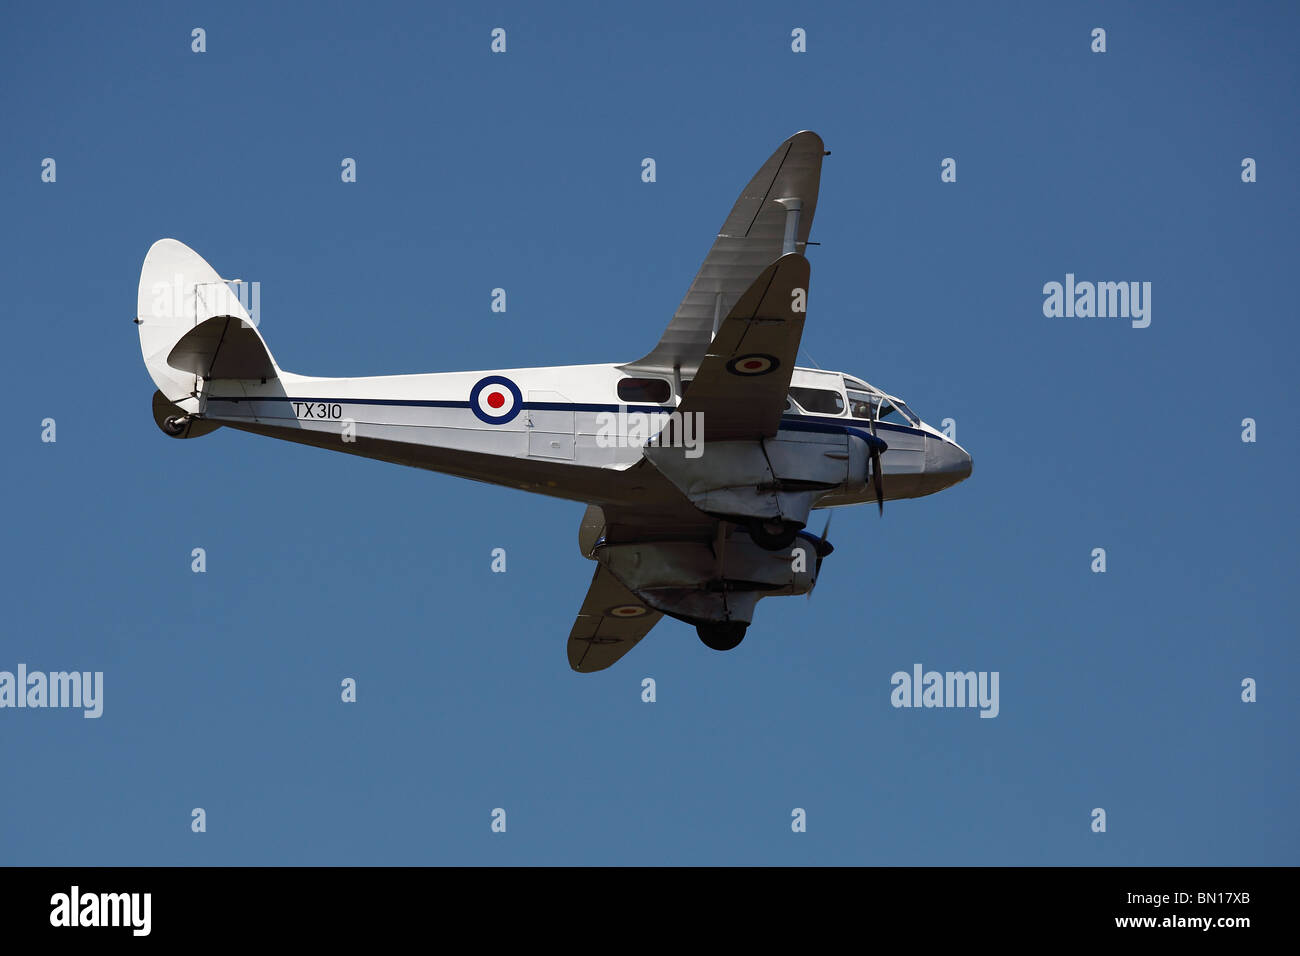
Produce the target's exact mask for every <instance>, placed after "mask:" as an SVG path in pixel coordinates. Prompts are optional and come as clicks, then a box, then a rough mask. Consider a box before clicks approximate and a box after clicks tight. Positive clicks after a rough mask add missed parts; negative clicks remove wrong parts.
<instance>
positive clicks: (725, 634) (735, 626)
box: [695, 621, 749, 651]
mask: <svg viewBox="0 0 1300 956" xmlns="http://www.w3.org/2000/svg"><path fill="white" fill-rule="evenodd" d="M747 630H749V625H748V624H745V623H744V622H743V621H714V622H711V623H709V624H697V625H695V633H696V634H698V635H700V640H701V641H703V642H704V646H705V647H708V648H711V649H713V650H715V651H729V650H731V649H732V648H733V647H735V646H736V645H737V644H739V643H740V642H741V641H743V640H744V639H745V632H746V631H747Z"/></svg>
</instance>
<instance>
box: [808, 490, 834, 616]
mask: <svg viewBox="0 0 1300 956" xmlns="http://www.w3.org/2000/svg"><path fill="white" fill-rule="evenodd" d="M833 517H835V512H834V511H828V512H827V513H826V526H825V527H824V528H822V536H821V540H820V541H818V542H817V544H816V545H815V546H814V547H815V548H816V549H817V563H816V564H815V565H813V579H812V584H810V585H808V600H810V601H811V600H812V593H813V591H814V590H815V589H816V587H817V580H818V579H819V578H820V577H821V576H822V558H824V557H826V555H828V554H830V553H831V552H832V551H834V550H835V546H834V545H833V544H831V543H830V542H829V541H827V540H826V535H828V534H829V533H830V530H831V518H833Z"/></svg>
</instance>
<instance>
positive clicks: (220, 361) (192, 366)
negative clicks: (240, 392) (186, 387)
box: [167, 315, 279, 379]
mask: <svg viewBox="0 0 1300 956" xmlns="http://www.w3.org/2000/svg"><path fill="white" fill-rule="evenodd" d="M167 364H168V365H170V366H171V367H172V368H175V369H180V370H181V371H184V372H191V373H193V374H195V375H201V376H203V378H205V379H214V378H261V379H268V378H275V377H276V376H277V375H278V374H279V371H278V370H277V369H276V367H275V362H274V361H272V360H271V353H270V352H269V351H268V350H267V348H266V344H265V343H264V342H263V341H262V337H261V336H260V335H258V334H257V330H256V329H255V328H253V326H252V325H251V324H250V323H249V322H246V321H244V320H243V319H240V318H236V317H235V316H233V315H218V316H214V317H213V318H210V319H207V320H205V321H203V322H200V323H199V324H198V325H196V326H195V327H194V328H192V329H190V330H189V331H188V332H186V333H185V334H184V335H182V336H181V337H180V339H179V340H178V341H177V342H176V345H175V346H174V347H173V348H172V350H171V352H170V353H168V355H167Z"/></svg>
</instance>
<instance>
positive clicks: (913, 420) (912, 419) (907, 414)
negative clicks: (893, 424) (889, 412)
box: [892, 398, 921, 427]
mask: <svg viewBox="0 0 1300 956" xmlns="http://www.w3.org/2000/svg"><path fill="white" fill-rule="evenodd" d="M892 401H893V403H894V407H895V408H897V409H898V411H899V414H901V415H902V416H903V417H904V418H906V419H907V422H908V424H909V425H912V426H913V427H916V426H918V425H920V424H921V419H919V418H917V416H916V413H915V412H914V411H912V410H911V409H910V408H908V407H907V406H906V405H905V404H903V402H901V401H900V400H899V399H897V398H895V399H893V400H892Z"/></svg>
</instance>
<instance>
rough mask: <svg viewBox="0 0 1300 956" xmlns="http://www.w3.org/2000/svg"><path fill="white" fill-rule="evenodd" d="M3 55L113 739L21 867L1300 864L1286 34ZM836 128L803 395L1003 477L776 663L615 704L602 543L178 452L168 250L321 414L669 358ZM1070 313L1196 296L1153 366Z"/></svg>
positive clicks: (1247, 31) (567, 516)
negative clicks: (501, 296) (900, 682)
mask: <svg viewBox="0 0 1300 956" xmlns="http://www.w3.org/2000/svg"><path fill="white" fill-rule="evenodd" d="M5 19H6V21H7V23H6V29H5V30H4V31H3V32H2V34H0V54H3V55H2V56H0V106H2V107H3V109H2V112H0V115H3V117H4V127H5V136H4V138H3V147H2V148H0V208H2V209H3V210H4V213H5V222H6V225H7V228H5V229H4V230H3V231H2V232H0V243H2V244H3V247H2V248H0V262H3V266H0V269H3V274H4V277H5V279H6V282H5V287H6V292H7V306H6V308H5V310H4V322H5V329H6V333H7V336H8V347H7V348H6V349H4V350H3V355H2V356H0V372H2V374H3V381H4V382H5V387H6V393H7V406H8V407H9V409H10V413H9V415H8V416H7V431H8V441H7V443H6V448H7V454H6V457H5V467H4V472H3V473H4V479H3V480H4V485H5V492H6V495H5V497H6V499H7V501H8V502H9V509H8V515H7V518H6V526H7V534H6V542H7V547H6V548H5V549H4V556H3V558H0V561H3V570H4V578H5V581H6V585H7V587H6V613H5V615H4V622H5V626H4V628H3V631H0V633H2V634H3V637H0V669H5V670H13V669H15V668H16V666H17V665H18V664H19V663H20V662H21V663H25V664H26V665H27V667H28V668H29V669H32V670H45V671H52V670H64V669H76V670H90V671H103V672H104V675H105V676H104V684H105V700H104V714H103V716H102V717H101V718H100V719H98V720H85V719H83V718H82V717H81V716H80V714H79V713H78V712H75V711H59V710H44V711H41V710H36V711H33V710H22V711H18V710H7V709H6V710H0V765H2V766H4V768H5V772H4V775H3V776H4V783H3V785H0V862H3V863H16V864H182V865H184V864H244V863H251V864H350V863H368V864H389V863H393V864H397V863H400V864H424V863H434V864H438V863H450V864H552V863H558V864H570V863H575V864H586V863H602V864H640V863H647V864H670V863H680V864H726V863H739V864H769V863H771V864H1085V865H1087V864H1146V865H1153V864H1264V863H1268V864H1295V863H1297V862H1300V859H1298V858H1300V854H1298V853H1297V850H1298V843H1300V841H1298V839H1297V836H1298V833H1297V823H1296V816H1295V807H1296V805H1297V803H1298V802H1300V785H1298V783H1300V782H1298V780H1297V772H1296V761H1295V741H1296V736H1297V730H1298V729H1300V726H1298V725H1300V722H1298V721H1297V700H1296V694H1295V687H1296V686H1297V681H1298V680H1300V674H1297V654H1296V651H1295V636H1296V630H1295V620H1296V613H1297V597H1296V589H1295V587H1294V583H1295V578H1296V571H1297V543H1296V535H1295V529H1296V527H1297V521H1296V519H1297V504H1296V497H1295V494H1294V488H1293V485H1294V478H1295V473H1296V469H1297V466H1298V465H1300V456H1298V455H1297V452H1296V444H1295V439H1296V434H1295V404H1294V391H1293V384H1292V380H1293V379H1294V372H1293V369H1294V357H1295V354H1296V346H1297V334H1296V331H1295V329H1296V318H1297V317H1296V302H1295V294H1294V289H1293V284H1294V282H1293V280H1294V275H1295V263H1296V260H1297V257H1298V256H1300V242H1298V241H1297V229H1296V222H1297V221H1298V218H1297V217H1298V214H1300V202H1298V200H1300V195H1298V192H1297V185H1296V177H1295V174H1294V169H1293V167H1294V162H1295V157H1296V155H1297V154H1300V137H1298V136H1297V126H1296V122H1295V118H1296V116H1297V115H1298V114H1297V106H1298V105H1300V104H1298V103H1297V98H1298V93H1297V91H1300V82H1297V80H1298V79H1300V78H1298V77H1297V70H1298V65H1297V64H1298V61H1297V60H1296V58H1295V56H1294V49H1295V44H1296V39H1297V25H1298V24H1297V14H1296V12H1295V9H1294V8H1293V7H1291V6H1290V5H1286V4H1261V3H1252V4H1245V5H1241V6H1238V7H1224V6H1223V5H1220V4H1210V3H1195V4H1172V3H1164V4H1143V5H1141V8H1140V9H1133V8H1132V5H1130V4H1122V3H1087V4H1083V3H1073V4H1050V5H1038V4H981V5H978V6H977V5H970V4H961V3H951V4H947V3H944V4H938V3H936V4H921V5H918V4H905V5H896V6H872V7H870V8H868V7H865V6H863V5H861V4H848V3H846V4H835V5H832V4H826V5H817V4H813V5H809V6H807V7H800V8H798V9H796V8H792V7H791V6H790V5H789V4H777V3H772V2H767V0H759V2H746V3H732V4H710V5H699V4H681V5H674V4H655V5H653V6H651V7H644V6H642V7H637V8H635V10H633V9H631V8H623V7H618V6H611V5H599V4H585V5H582V4H563V3H561V4H547V5H538V4H522V3H521V4H497V5H493V6H487V7H483V8H478V7H477V6H476V5H470V4H464V5H460V6H459V7H458V8H456V9H450V8H447V7H445V6H443V5H437V6H430V5H426V4H397V5H394V4H383V3H371V4H342V3H338V4H313V5H311V6H304V7H302V8H300V9H293V8H290V7H289V6H288V5H262V4H229V3H222V4H133V5H130V6H129V7H127V8H115V9H108V8H103V9H99V8H95V7H89V6H86V7H83V6H80V5H64V4H58V3H54V4H39V5H38V4H26V5H23V6H22V7H13V8H10V9H9V10H7V12H6V14H5ZM498 26H500V27H503V28H505V29H506V30H507V52H506V53H505V54H503V55H493V54H492V53H490V52H489V39H490V38H489V32H490V31H491V29H492V28H494V27H498ZM194 27H203V28H204V29H205V30H206V32H207V52H206V53H203V54H201V55H200V54H195V53H192V52H191V50H190V31H191V30H192V29H193V28H194ZM795 27H802V28H804V29H805V30H806V31H807V35H808V52H806V53H803V54H795V53H792V52H791V50H790V31H791V30H792V29H793V28H795ZM1094 27H1103V28H1105V29H1106V31H1107V51H1106V52H1105V53H1104V54H1096V53H1092V52H1091V51H1090V42H1091V40H1090V33H1091V30H1092V29H1093V28H1094ZM800 129H813V130H816V131H817V132H818V133H820V134H821V135H822V136H823V138H824V139H825V141H826V144H827V148H829V149H830V150H831V151H832V155H831V156H830V157H829V158H828V159H827V160H826V163H825V166H824V170H823V176H822V187H821V196H820V202H819V206H818V210H817V218H816V223H815V225H814V228H813V239H815V240H817V241H819V242H820V243H821V245H820V246H819V247H815V248H814V249H813V250H812V251H811V253H810V259H811V261H812V282H811V291H810V300H809V316H808V320H807V331H806V334H805V337H804V346H805V348H806V351H807V354H809V355H811V356H812V357H813V358H814V359H815V360H816V361H817V362H819V363H820V364H821V365H823V366H825V367H829V368H840V369H843V370H845V371H848V372H850V373H853V374H855V375H858V376H862V377H865V378H866V379H867V380H868V381H871V382H873V383H875V384H877V385H880V386H881V387H883V388H885V389H887V390H889V391H891V392H893V393H895V394H898V395H901V396H903V397H904V398H905V399H907V401H908V402H909V404H910V405H911V406H912V408H914V409H915V410H916V411H917V412H918V413H920V414H921V415H922V417H924V418H925V419H926V420H928V421H930V422H934V423H937V422H939V421H940V420H942V419H944V418H949V417H950V418H953V419H954V420H955V421H956V423H957V424H956V427H957V439H958V441H960V442H961V443H962V444H963V445H964V446H965V447H966V448H967V449H968V450H969V451H970V452H971V454H972V455H973V457H974V461H975V470H974V475H973V477H972V478H971V479H970V480H969V481H967V482H965V483H963V484H961V485H958V486H957V487H955V488H953V489H950V490H948V491H945V492H944V493H942V494H939V495H937V496H933V497H930V498H925V499H920V500H916V501H907V502H899V503H894V504H892V505H891V506H889V507H888V508H887V510H886V514H885V516H884V518H883V520H882V519H880V518H878V517H877V516H876V515H875V513H874V507H873V508H858V509H854V510H850V511H847V512H845V513H843V514H840V515H839V516H837V518H836V520H835V524H834V527H833V535H832V539H833V541H834V543H835V546H836V551H835V554H834V555H833V556H832V557H831V558H828V559H827V563H826V565H825V568H824V571H823V577H822V580H821V582H820V585H819V587H818V588H817V592H816V595H815V600H812V601H807V600H803V599H802V598H785V599H773V600H769V601H764V602H763V603H762V604H761V605H760V607H759V610H758V614H757V617H756V621H755V625H754V626H753V627H752V628H751V630H750V632H749V635H748V637H747V638H746V640H745V642H744V643H743V644H742V645H741V646H740V647H739V648H738V649H737V650H736V651H734V652H731V653H727V654H719V653H715V652H712V651H709V650H708V649H706V648H704V647H703V646H702V645H701V644H700V642H699V641H698V639H697V638H696V636H695V634H694V632H693V629H691V628H690V627H688V626H687V625H684V624H680V623H677V622H674V621H670V620H666V621H665V622H663V623H661V624H660V625H659V626H658V627H657V628H656V630H655V631H654V632H652V634H651V635H650V636H649V637H648V638H646V639H645V640H644V641H643V642H642V643H641V644H640V645H639V646H638V647H636V648H635V649H634V650H633V651H632V652H631V653H630V654H629V655H628V656H627V657H626V658H625V659H624V660H623V661H622V662H621V663H619V664H618V665H616V666H615V667H614V668H612V669H611V670H608V671H605V672H602V673H599V674H596V675H577V674H574V673H572V672H571V671H570V670H569V668H568V665H567V661H566V657H565V638H566V637H567V635H568V632H569V628H570V626H571V624H572V620H573V617H574V614H575V613H576V611H577V609H578V607H579V605H580V603H581V601H582V597H583V594H584V593H585V588H586V586H587V583H588V580H589V578H590V575H591V565H590V564H589V563H588V562H587V561H586V560H584V559H583V558H582V557H581V556H580V555H579V553H578V549H577V544H576V537H577V526H578V522H579V519H580V517H581V514H582V506H581V505H579V504H576V503H569V502H563V501H556V500H550V499H546V498H540V497H534V496H529V495H526V494H524V493H521V492H518V491H512V490H506V489H501V488H494V487H490V486H486V485H479V484H474V483H470V482H464V481H460V480H457V479H453V478H450V477H444V476H439V475H434V474H431V473H426V472H420V471H415V470H411V469H404V468H400V467H397V466H393V465H386V464H382V463H379V462H372V461H366V460H362V459H353V458H350V457H348V456H343V455H337V456H332V455H329V454H327V453H325V452H323V451H320V450H317V449H311V448H306V447H298V446H293V445H289V444H286V443H280V442H274V441H271V440H268V439H264V438H258V437H255V436H251V435H247V434H243V433H238V432H234V431H230V430H222V431H219V432H217V433H216V434H214V435H211V436H208V437H205V438H203V439H201V440H196V441H188V442H176V441H171V440H168V439H166V438H165V437H164V436H163V435H162V434H161V433H159V431H158V430H157V429H156V427H155V426H154V424H153V422H152V420H151V415H150V411H149V401H150V396H151V395H152V392H153V385H152V384H151V382H150V381H149V378H148V375H147V373H146V372H145V369H144V366H143V363H142V361H141V357H140V352H139V346H138V340H137V336H136V331H135V327H134V326H133V325H132V323H131V319H132V317H133V315H134V308H135V297H136V284H137V282H138V277H139V268H140V263H141V260H142V259H143V257H144V254H145V251H146V250H147V249H148V247H149V245H150V244H151V243H152V242H153V241H154V240H156V239H158V238H160V237H163V236H173V237H175V238H178V239H180V240H182V241H183V242H185V243H187V244H189V245H191V246H193V247H194V248H195V249H197V250H198V251H199V252H200V253H201V254H202V255H204V256H205V257H206V258H207V259H208V260H209V261H210V262H211V263H212V264H213V265H214V267H215V268H216V269H218V270H219V271H220V272H221V273H222V274H223V275H227V276H236V275H237V276H241V277H244V278H246V279H256V280H258V281H260V282H261V284H262V300H261V306H262V316H261V330H262V332H263V334H264V335H265V337H266V339H267V341H268V343H269V345H270V347H271V349H272V351H273V352H274V354H275V356H276V358H277V360H278V361H279V362H280V364H281V365H282V366H283V367H285V368H288V369H290V370H293V371H297V372H302V373H306V374H318V375H374V374H386V373H399V372H422V371H444V370H448V371H449V370H461V369H493V368H509V367H519V366H526V365H550V364H572V363H584V362H606V361H625V360H630V359H632V358H635V357H636V356H638V355H641V354H643V353H644V352H645V351H647V350H648V349H649V348H650V347H651V346H652V345H653V344H654V342H655V341H656V340H657V338H658V336H659V334H660V332H661V331H662V328H663V326H664V325H665V324H666V322H667V321H668V319H669V317H670V316H671V314H672V312H673V310H674V309H675V308H676V306H677V303H678V302H679V301H680V299H681V296H682V295H683V293H684V292H685V290H686V288H687V286H688V284H689V283H690V280H691V278H692V276H693V275H694V274H695V271H696V269H697V267H698V265H699V262H700V261H701V260H702V258H703V257H704V255H705V253H706V252H707V251H708V248H709V245H710V243H711V241H712V237H713V235H714V233H715V232H716V230H717V227H718V225H719V224H720V223H721V222H722V220H723V218H724V217H725V215H726V213H727V211H728V210H729V209H730V206H731V203H732V202H733V201H734V199H735V197H736V194H737V193H738V192H739V190H740V188H741V187H742V186H743V185H744V183H745V182H746V181H747V180H748V178H749V177H750V176H751V175H752V174H753V172H754V170H755V169H757V167H758V166H759V164H760V163H762V162H763V160H764V159H766V158H767V156H768V155H769V154H770V152H771V151H772V150H773V149H774V148H775V147H776V146H777V145H778V144H779V143H780V142H781V141H782V140H783V139H785V138H786V137H787V136H789V135H790V134H791V133H793V132H795V131H797V130H800ZM646 156H650V157H653V158H654V159H655V160H656V163H657V174H658V181H657V182H655V183H653V184H646V183H643V182H641V179H640V169H641V160H642V158H643V157H646ZM45 157H52V158H54V159H55V160H56V163H57V181H56V182H54V183H43V182H41V178H40V174H41V161H42V159H43V158H45ZM343 157H353V158H355V159H356V160H357V170H358V177H357V182H356V183H355V184H343V183H341V182H340V176H339V168H340V162H341V160H342V159H343ZM944 157H953V158H955V159H956V160H957V172H958V178H957V182H956V183H941V182H940V178H939V172H940V161H941V160H942V159H943V158H944ZM1243 157H1252V158H1254V159H1255V160H1256V162H1257V165H1258V182H1255V183H1252V184H1246V183H1243V182H1242V181H1241V175H1240V173H1241V161H1242V159H1243ZM1067 272H1072V273H1075V274H1076V275H1077V276H1078V277H1079V278H1080V279H1091V280H1094V281H1149V282H1151V283H1152V290H1153V291H1152V323H1151V325H1150V327H1149V328H1146V329H1134V328H1131V327H1130V325H1129V324H1128V323H1127V322H1125V321H1123V320H1116V319H1064V318H1051V319H1049V318H1046V317H1045V316H1044V315H1043V311H1042V304H1043V294H1042V291H1041V290H1042V287H1043V284H1044V283H1046V282H1050V281H1063V280H1064V277H1065V274H1066V273H1067ZM497 286H501V287H505V288H506V289H507V290H508V294H509V300H508V301H509V309H508V312H507V313H506V314H505V315H499V314H493V313H491V312H490V311H489V303H490V292H491V289H492V288H494V287H497ZM1246 417H1251V418H1254V419H1255V420H1256V421H1257V425H1258V441H1257V442H1255V443H1243V442H1242V441H1241V431H1242V428H1241V421H1242V419H1243V418H1246ZM45 418H54V419H55V420H56V422H57V441H56V442H55V443H53V444H49V443H43V442H42V441H41V440H40V435H41V424H40V423H41V421H42V420H43V419H45ZM814 523H815V524H817V525H818V526H819V522H814ZM195 547H203V548H204V549H205V550H206V552H207V562H208V570H207V572H206V573H205V574H194V573H192V572H191V570H190V561H191V558H190V553H191V549H192V548H195ZM497 547H503V548H505V549H506V550H507V555H508V571H507V573H505V574H493V573H491V571H490V552H491V550H492V549H493V548H497ZM1097 547H1102V548H1105V549H1106V552H1107V571H1106V573H1105V574H1094V573H1091V571H1090V563H1091V560H1092V559H1091V552H1092V550H1093V549H1094V548H1097ZM918 662H919V663H922V664H923V665H924V666H925V667H926V668H927V669H931V668H933V669H937V670H941V671H946V670H977V671H980V670H984V671H998V672H999V674H1000V698H1001V699H1000V714H999V716H998V717H997V718H996V719H992V720H983V719H979V718H978V716H977V713H976V712H975V711H972V710H949V709H933V710H924V709H922V710H911V709H894V708H893V707H891V706H890V703H889V697H890V690H891V687H890V675H891V674H892V673H893V672H895V671H897V670H910V669H911V667H912V665H913V664H914V663H918ZM344 677H353V678H355V679H356V680H357V682H358V701H357V703H355V704H350V705H345V704H343V703H342V702H341V701H340V700H339V682H340V681H341V680H342V679H343V678H344ZM644 677H653V678H654V679H655V680H656V682H657V697H658V699H657V701H656V702H655V703H653V704H646V703H643V702H642V701H641V697H640V691H641V680H642V678H644ZM1247 677H1250V678H1254V679H1256V680H1257V681H1258V697H1259V699H1258V702H1257V703H1253V704H1246V703H1243V702H1242V701H1241V699H1240V694H1241V681H1242V679H1243V678H1247ZM194 807H202V808H204V809H205V810H206V813H207V832H206V833H204V834H195V833H192V832H191V830H190V811H191V809H192V808H194ZM496 807H502V808H505V810H506V812H507V820H508V825H507V832H506V833H505V834H493V833H491V832H490V822H491V821H490V813H491V811H492V809H493V808H496ZM795 807H800V808H804V809H805V810H806V811H807V819H808V829H807V832H806V833H802V834H796V833H793V832H791V827H790V820H791V811H792V809H793V808H795ZM1095 807H1102V808H1104V809H1105V810H1106V812H1107V831H1106V832H1105V833H1094V832H1092V831H1091V829H1090V822H1091V817H1090V812H1091V810H1092V809H1093V808H1095Z"/></svg>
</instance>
